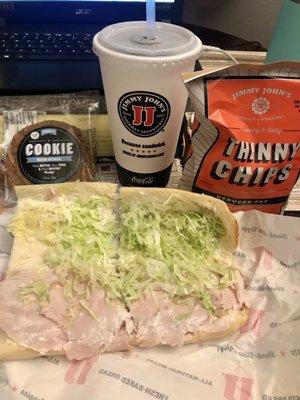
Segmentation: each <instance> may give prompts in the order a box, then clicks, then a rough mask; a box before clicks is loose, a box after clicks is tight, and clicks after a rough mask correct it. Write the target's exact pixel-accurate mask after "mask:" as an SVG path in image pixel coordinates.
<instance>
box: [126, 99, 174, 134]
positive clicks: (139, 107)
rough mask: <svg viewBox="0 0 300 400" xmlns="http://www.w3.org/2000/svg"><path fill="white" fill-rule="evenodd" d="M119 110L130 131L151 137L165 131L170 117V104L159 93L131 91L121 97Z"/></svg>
mask: <svg viewBox="0 0 300 400" xmlns="http://www.w3.org/2000/svg"><path fill="white" fill-rule="evenodd" d="M118 112H119V117H120V119H121V121H122V123H123V125H124V126H125V127H126V129H128V130H129V132H131V133H133V134H134V135H136V136H140V137H150V136H154V135H156V134H157V133H159V132H161V131H163V129H164V127H165V125H166V123H167V122H168V120H169V117H170V104H169V102H168V100H167V99H166V98H165V97H163V96H161V95H159V94H157V93H152V92H129V93H125V94H124V95H123V96H122V97H121V98H120V99H119V102H118Z"/></svg>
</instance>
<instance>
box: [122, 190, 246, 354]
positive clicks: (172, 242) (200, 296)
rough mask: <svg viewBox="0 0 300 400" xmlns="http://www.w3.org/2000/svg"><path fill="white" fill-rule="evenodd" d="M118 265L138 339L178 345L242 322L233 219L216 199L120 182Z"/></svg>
mask: <svg viewBox="0 0 300 400" xmlns="http://www.w3.org/2000/svg"><path fill="white" fill-rule="evenodd" d="M120 215H121V219H122V229H121V242H120V243H121V244H120V250H119V256H120V259H119V271H120V274H121V277H122V283H123V296H124V299H125V302H126V304H127V306H128V307H129V309H130V313H131V315H132V318H133V321H134V325H135V332H136V335H135V339H134V340H135V344H136V345H139V346H142V347H152V346H155V345H159V344H168V345H171V346H179V345H182V344H184V343H187V342H194V341H199V340H205V339H209V338H215V337H221V336H225V335H227V334H229V333H231V332H233V331H234V330H236V329H237V328H238V327H240V326H241V325H243V323H244V322H245V321H246V319H247V316H248V309H247V308H246V307H245V306H244V304H245V302H246V299H245V295H244V292H243V283H242V285H241V281H242V282H243V280H242V277H241V275H240V272H239V270H238V268H237V267H236V266H234V265H233V264H232V263H231V253H232V251H233V249H234V248H235V247H236V242H237V223H236V221H235V218H234V216H233V215H232V214H231V213H230V212H229V211H228V209H227V207H226V205H225V204H224V203H222V202H221V201H218V200H216V199H213V198H210V197H207V196H197V195H195V194H193V193H189V192H183V191H179V190H161V189H139V190H136V189H133V188H122V189H121V214H120Z"/></svg>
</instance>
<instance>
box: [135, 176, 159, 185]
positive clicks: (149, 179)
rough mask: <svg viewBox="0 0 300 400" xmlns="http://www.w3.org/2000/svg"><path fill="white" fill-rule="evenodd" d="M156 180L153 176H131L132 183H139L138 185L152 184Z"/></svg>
mask: <svg viewBox="0 0 300 400" xmlns="http://www.w3.org/2000/svg"><path fill="white" fill-rule="evenodd" d="M153 181H154V178H153V176H147V177H146V178H139V177H137V176H133V177H132V178H131V182H132V183H137V184H138V185H152V183H153Z"/></svg>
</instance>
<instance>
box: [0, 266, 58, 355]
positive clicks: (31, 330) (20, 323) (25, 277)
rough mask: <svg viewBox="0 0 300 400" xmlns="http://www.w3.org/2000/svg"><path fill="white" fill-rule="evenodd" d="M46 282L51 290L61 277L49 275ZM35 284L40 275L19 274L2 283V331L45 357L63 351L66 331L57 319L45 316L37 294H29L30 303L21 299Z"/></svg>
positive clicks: (0, 286)
mask: <svg viewBox="0 0 300 400" xmlns="http://www.w3.org/2000/svg"><path fill="white" fill-rule="evenodd" d="M43 280H44V281H45V282H46V283H47V285H48V286H49V287H50V286H51V285H54V284H56V282H57V277H55V275H54V274H51V273H49V274H47V275H45V277H43ZM35 281H36V274H33V273H29V272H19V273H18V274H15V275H10V276H9V277H7V278H6V279H5V280H4V281H3V282H1V284H0V304H1V312H0V329H2V330H3V331H5V332H6V334H7V336H9V337H10V338H11V339H12V340H14V341H15V342H16V343H18V344H20V345H22V346H24V347H28V348H30V349H33V350H36V351H38V352H40V353H41V354H46V353H47V352H49V351H62V349H63V346H64V345H65V344H66V339H65V336H64V333H63V331H62V330H61V329H60V328H59V327H58V325H57V324H56V323H55V322H54V321H53V320H50V319H48V318H46V317H45V316H44V315H42V313H41V309H42V307H41V306H40V305H39V303H38V302H37V301H36V299H35V296H34V295H29V296H28V297H27V298H26V300H22V299H21V298H20V291H21V290H22V289H24V288H26V287H28V286H30V285H32V284H33V283H34V282H35Z"/></svg>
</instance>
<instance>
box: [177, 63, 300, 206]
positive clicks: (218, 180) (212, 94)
mask: <svg viewBox="0 0 300 400" xmlns="http://www.w3.org/2000/svg"><path fill="white" fill-rule="evenodd" d="M183 79H184V80H185V83H186V86H187V89H188V91H189V95H190V97H191V101H192V104H193V107H194V109H195V113H196V117H197V118H198V120H199V123H198V125H197V121H195V122H194V126H196V127H197V128H196V129H195V131H194V132H193V137H192V143H191V146H192V148H191V149H188V152H187V154H188V155H189V157H188V159H187V161H186V163H185V166H184V170H183V176H182V180H181V183H180V187H181V188H182V189H186V190H192V191H194V192H198V193H206V194H209V195H212V196H214V197H217V198H219V199H222V200H224V201H225V202H226V203H227V205H228V207H229V208H230V209H231V211H239V210H250V209H256V210H259V211H263V212H268V213H280V212H282V211H283V209H284V206H285V204H286V203H287V200H288V197H289V194H290V192H291V190H292V188H293V186H294V184H295V183H296V181H297V179H298V176H299V168H300V63H295V62H280V63H278V62H277V63H272V64H265V65H252V64H238V65H233V66H230V67H225V68H224V67H222V68H218V69H216V68H206V69H204V70H203V71H200V72H195V73H189V74H183Z"/></svg>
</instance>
